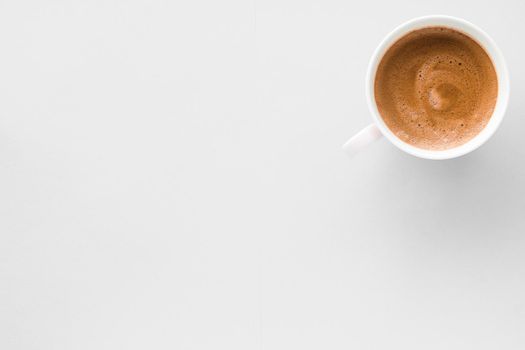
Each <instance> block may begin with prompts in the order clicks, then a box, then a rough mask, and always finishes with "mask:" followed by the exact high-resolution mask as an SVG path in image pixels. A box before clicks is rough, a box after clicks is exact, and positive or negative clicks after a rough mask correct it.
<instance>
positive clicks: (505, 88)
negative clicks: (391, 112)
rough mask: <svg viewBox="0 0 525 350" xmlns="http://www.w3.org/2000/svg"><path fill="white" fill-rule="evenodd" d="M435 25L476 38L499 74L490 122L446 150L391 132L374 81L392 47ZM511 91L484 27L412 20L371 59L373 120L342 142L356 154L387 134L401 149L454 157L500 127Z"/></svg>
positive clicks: (369, 95)
mask: <svg viewBox="0 0 525 350" xmlns="http://www.w3.org/2000/svg"><path fill="white" fill-rule="evenodd" d="M436 26H439V27H448V28H452V29H454V30H457V31H459V32H462V33H464V34H467V35H468V36H469V37H471V38H472V39H474V40H475V41H477V42H478V44H480V45H481V47H483V49H485V51H486V52H487V54H488V55H489V57H490V58H491V60H492V63H493V64H494V68H495V70H496V75H497V77H498V98H497V101H496V106H495V107H494V112H493V113H492V116H491V118H490V120H489V122H488V124H487V125H486V126H485V128H483V130H482V131H481V132H480V133H479V134H478V135H476V136H475V137H474V138H472V139H471V140H469V141H468V142H467V143H464V144H462V145H460V146H457V147H454V148H450V149H446V150H429V149H423V148H418V147H415V146H413V145H410V144H408V143H406V142H404V141H402V140H401V139H399V138H398V137H397V136H396V135H394V133H392V131H390V129H389V128H388V127H387V125H386V124H385V122H384V121H383V118H381V115H380V114H379V111H378V109H377V105H376V101H375V96H374V81H375V77H376V71H377V67H378V65H379V63H380V62H381V59H382V58H383V55H384V54H385V53H386V51H387V50H388V49H389V48H390V46H392V45H393V44H394V43H395V42H396V41H397V40H398V39H400V38H401V37H403V36H404V35H406V34H407V33H409V32H412V31H414V30H417V29H421V28H425V27H436ZM509 90H510V85H509V73H508V71H507V66H506V64H505V60H504V58H503V55H502V54H501V52H500V50H499V49H498V47H497V46H496V44H495V43H494V41H493V40H492V39H491V38H490V37H489V36H488V35H487V34H486V33H485V32H484V31H483V30H481V29H480V28H478V27H477V26H475V25H474V24H472V23H469V22H467V21H465V20H463V19H460V18H455V17H449V16H425V17H419V18H415V19H412V20H410V21H408V22H406V23H404V24H402V25H400V26H399V27H397V28H396V29H394V30H393V31H392V32H390V34H388V35H387V36H386V38H385V39H384V40H383V41H382V42H381V44H379V46H378V47H377V49H376V50H375V52H374V54H373V56H372V59H371V60H370V64H369V65H368V71H367V74H366V99H367V102H368V107H369V109H370V112H371V113H372V119H373V121H374V122H373V123H372V124H371V125H369V126H367V127H366V128H364V129H363V130H361V131H360V132H359V133H357V134H356V135H355V136H354V137H352V138H351V139H350V140H348V141H347V142H346V143H345V144H344V145H343V150H344V151H345V152H346V153H347V154H349V155H354V154H355V153H357V152H358V151H360V150H361V149H362V148H364V147H365V146H367V145H368V144H370V143H371V142H373V141H375V140H377V139H379V138H381V137H382V136H384V137H386V138H387V139H388V140H389V141H390V142H392V143H393V144H394V145H395V146H397V147H398V148H400V149H401V150H402V151H405V152H407V153H409V154H411V155H413V156H416V157H420V158H426V159H451V158H456V157H459V156H462V155H465V154H467V153H469V152H472V151H474V150H475V149H476V148H478V147H479V146H481V145H482V144H484V143H485V142H486V141H487V140H488V139H489V138H490V137H491V136H492V135H493V134H494V132H495V131H496V129H497V128H498V127H499V125H500V123H501V121H502V120H503V116H504V115H505V110H506V109H507V103H508V100H509Z"/></svg>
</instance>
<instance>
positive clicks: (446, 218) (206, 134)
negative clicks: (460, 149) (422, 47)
mask: <svg viewBox="0 0 525 350" xmlns="http://www.w3.org/2000/svg"><path fill="white" fill-rule="evenodd" d="M436 13H438V14H448V15H454V16H459V17H463V18H465V19H467V20H470V21H472V22H473V23H475V24H477V25H479V26H480V27H482V28H483V29H485V30H486V31H487V32H488V33H489V34H490V35H491V36H492V37H493V38H494V39H495V41H496V42H497V43H498V45H499V46H500V48H501V49H502V51H503V53H504V55H505V56H506V59H507V63H508V65H509V69H510V74H511V85H512V89H511V90H512V91H511V99H510V105H509V109H508V113H507V116H506V118H505V120H504V122H503V124H502V126H501V128H500V130H499V131H498V132H497V133H496V135H495V136H494V137H493V138H492V139H491V140H490V141H489V142H488V143H487V144H485V145H484V146H483V147H482V148H480V149H479V150H477V151H475V152H474V153H472V154H470V155H468V156H465V157H463V158H460V159H456V160H451V161H443V162H436V161H425V160H421V159H416V158H413V157H411V156H409V155H406V154H404V153H402V152H401V151H399V150H397V149H396V148H394V146H392V145H390V144H388V143H387V142H386V141H380V142H377V143H376V144H374V145H373V146H371V147H370V148H369V149H367V150H366V151H365V152H363V153H361V154H360V155H358V156H357V157H356V158H354V159H352V160H350V159H347V158H346V156H345V155H344V154H343V153H342V151H341V149H340V147H341V145H342V143H343V142H344V141H346V139H347V138H348V137H350V136H351V135H352V134H354V133H356V132H357V131H359V130H360V129H361V128H362V127H364V126H366V125H367V124H368V123H370V121H371V118H370V116H369V113H368V111H367V106H366V102H365V97H364V76H365V70H366V66H367V63H368V59H369V58H370V56H371V54H372V52H373V50H374V48H375V46H376V45H377V44H378V43H379V41H380V40H381V39H382V38H383V37H384V36H385V35H386V34H387V33H388V32H389V31H390V30H391V29H392V28H394V27H395V26H397V25H398V24H400V23H402V22H404V21H406V20H408V19H410V18H412V17H416V16H421V15H427V14H436ZM524 13H525V5H524V4H523V2H520V1H518V0H515V1H491V2H484V1H474V0H472V1H461V2H460V1H457V0H439V1H433V2H426V1H418V2H416V1H408V0H401V1H362V2H360V3H359V5H357V2H352V1H348V0H310V1H304V0H301V1H299V0H297V1H293V0H268V1H260V0H257V2H254V1H253V0H252V1H247V0H246V1H241V0H239V1H232V0H227V1H211V0H210V1H204V0H200V1H190V0H188V1H168V0H164V1H160V0H132V1H131V0H128V1H125V0H110V1H106V0H90V1H80V0H71V1H56V0H53V1H49V0H48V1H37V0H33V1H22V0H17V1H15V0H11V1H7V0H6V1H2V2H1V3H0V47H1V51H0V348H1V349H6V350H17V349H24V350H33V349H35V350H46V349H53V350H54V349H97V350H100V349H111V350H113V349H243V350H245V349H286V350H288V349H359V350H367V349H403V350H407V349H408V350H410V349H418V350H420V349H427V350H428V349H440V350H441V349H476V350H479V349H520V350H521V349H523V348H524V347H525V331H524V330H525V165H524V157H525V137H524V132H523V130H524V127H525V120H524V112H523V110H524V108H525V106H524V103H525V102H524V99H523V96H524V94H525V91H524V89H525V86H524V79H525V66H524V62H525V51H524V48H523V45H524V44H523V34H525V21H524V19H523V18H524V17H523V14H524Z"/></svg>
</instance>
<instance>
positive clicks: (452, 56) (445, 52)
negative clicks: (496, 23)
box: [374, 27, 498, 150]
mask: <svg viewBox="0 0 525 350" xmlns="http://www.w3.org/2000/svg"><path fill="white" fill-rule="evenodd" d="M374 94H375V100H376V104H377V107H378V110H379V113H380V114H381V116H382V118H383V120H384V121H385V123H386V125H387V126H388V128H389V129H390V130H391V131H392V132H393V133H394V134H395V135H396V136H397V137H399V138H400V139H401V140H403V141H405V142H406V143H409V144H411V145H413V146H416V147H419V148H425V149H430V150H444V149H449V148H453V147H457V146H460V145H462V144H464V143H465V142H467V141H469V140H470V139H472V138H473V137H475V136H476V135H477V134H479V132H480V131H481V130H483V128H484V127H485V126H486V125H487V123H488V122H489V120H490V117H491V115H492V112H493V111H494V107H495V105H496V99H497V96H498V79H497V75H496V70H495V69H494V65H493V64H492V61H491V59H490V57H489V56H488V54H487V53H486V52H485V50H484V49H483V48H482V47H481V46H480V45H479V44H478V43H477V42H475V41H474V40H473V39H472V38H470V37H469V36H467V35H465V34H463V33H460V32H458V31H456V30H453V29H450V28H446V27H428V28H423V29H419V30H416V31H413V32H410V33H408V34H406V35H405V36H404V37H402V38H401V39H399V40H398V41H397V42H395V43H394V44H393V45H392V46H391V47H390V48H389V49H388V50H387V52H386V53H385V55H384V56H383V58H382V59H381V62H380V63H379V67H378V69H377V72H376V77H375V82H374Z"/></svg>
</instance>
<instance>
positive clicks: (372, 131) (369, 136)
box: [343, 124, 383, 157]
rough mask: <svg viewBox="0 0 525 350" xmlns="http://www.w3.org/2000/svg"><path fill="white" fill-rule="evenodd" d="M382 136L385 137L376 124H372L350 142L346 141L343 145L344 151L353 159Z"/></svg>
mask: <svg viewBox="0 0 525 350" xmlns="http://www.w3.org/2000/svg"><path fill="white" fill-rule="evenodd" d="M381 136H383V134H382V133H381V131H380V130H379V128H378V127H377V126H376V124H370V125H369V126H367V127H366V128H364V129H363V130H361V131H359V132H358V133H357V134H356V135H354V136H353V137H352V138H351V139H350V140H348V141H346V143H345V144H344V145H343V151H345V153H346V154H347V155H349V156H350V157H353V156H354V155H355V154H357V153H358V152H359V151H361V149H363V148H365V146H368V145H369V144H371V143H372V142H374V141H375V140H377V139H379V138H380V137H381Z"/></svg>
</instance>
